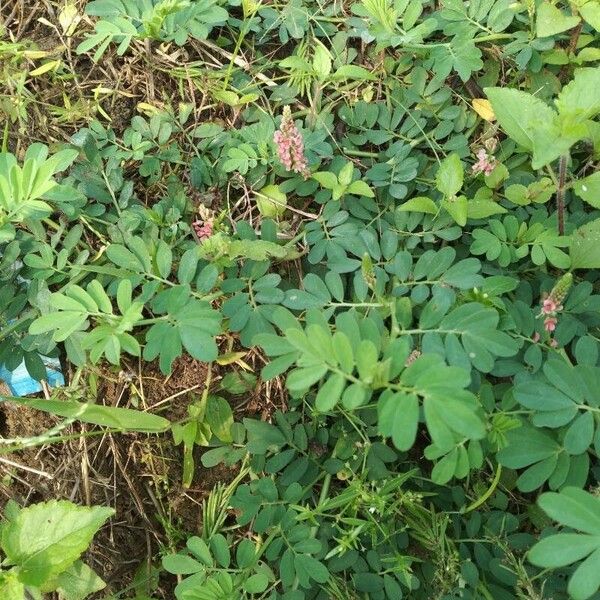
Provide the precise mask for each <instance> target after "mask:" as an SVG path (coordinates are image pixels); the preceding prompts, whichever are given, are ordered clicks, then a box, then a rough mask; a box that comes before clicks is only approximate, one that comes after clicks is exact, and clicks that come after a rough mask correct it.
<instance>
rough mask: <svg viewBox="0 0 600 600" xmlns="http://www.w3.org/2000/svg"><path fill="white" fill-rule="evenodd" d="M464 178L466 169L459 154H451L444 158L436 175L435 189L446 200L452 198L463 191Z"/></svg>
mask: <svg viewBox="0 0 600 600" xmlns="http://www.w3.org/2000/svg"><path fill="white" fill-rule="evenodd" d="M463 177H464V168H463V165H462V163H461V161H460V157H459V156H458V154H450V155H449V156H447V157H446V158H444V160H442V163H441V164H440V167H439V169H438V171H437V173H436V175H435V187H436V188H437V189H438V190H439V191H440V192H442V194H444V196H445V197H446V198H452V197H454V196H456V194H458V192H459V191H460V190H461V188H462V185H463ZM465 218H466V217H465ZM465 222H466V221H465ZM463 224H464V223H463Z"/></svg>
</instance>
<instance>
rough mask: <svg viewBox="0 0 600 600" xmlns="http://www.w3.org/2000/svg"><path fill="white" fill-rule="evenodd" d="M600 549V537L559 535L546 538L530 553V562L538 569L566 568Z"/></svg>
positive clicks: (571, 534) (577, 534) (570, 534)
mask: <svg viewBox="0 0 600 600" xmlns="http://www.w3.org/2000/svg"><path fill="white" fill-rule="evenodd" d="M598 547H600V537H598V536H591V535H581V534H580V533H559V534H556V535H550V536H548V537H547V538H544V539H543V540H541V541H540V542H538V543H537V544H535V546H533V548H531V550H530V551H529V553H528V555H527V558H528V559H529V562H531V563H533V564H534V565H537V566H538V567H545V568H547V569H556V568H557V567H566V566H567V565H570V564H572V563H574V562H577V561H578V560H581V559H582V558H585V557H586V556H587V555H588V554H590V552H593V551H594V550H596V549H597V548H598Z"/></svg>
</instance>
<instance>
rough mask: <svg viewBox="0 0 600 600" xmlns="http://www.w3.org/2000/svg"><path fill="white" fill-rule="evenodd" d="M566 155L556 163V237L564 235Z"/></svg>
mask: <svg viewBox="0 0 600 600" xmlns="http://www.w3.org/2000/svg"><path fill="white" fill-rule="evenodd" d="M568 159H569V157H568V155H566V154H563V156H561V157H560V159H559V162H558V189H557V190H556V213H557V215H558V235H564V234H565V183H566V179H567V161H568Z"/></svg>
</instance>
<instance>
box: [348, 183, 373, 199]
mask: <svg viewBox="0 0 600 600" xmlns="http://www.w3.org/2000/svg"><path fill="white" fill-rule="evenodd" d="M346 193H347V194H355V195H356V196H365V197H366V198H374V197H375V194H374V192H373V190H372V189H371V188H370V187H369V186H368V185H367V184H366V183H365V182H364V181H361V180H360V179H359V180H358V181H353V182H352V183H351V184H350V185H349V186H348V187H347V188H346Z"/></svg>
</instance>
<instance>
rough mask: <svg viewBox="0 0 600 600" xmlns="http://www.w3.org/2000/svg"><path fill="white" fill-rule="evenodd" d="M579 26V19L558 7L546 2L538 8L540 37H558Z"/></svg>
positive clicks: (537, 27) (537, 20)
mask: <svg viewBox="0 0 600 600" xmlns="http://www.w3.org/2000/svg"><path fill="white" fill-rule="evenodd" d="M578 24H579V18H578V17H575V16H570V15H566V14H565V13H563V12H562V10H560V9H559V8H558V7H557V6H554V4H551V3H550V2H548V1H546V0H544V2H542V3H541V4H540V5H539V6H538V7H537V15H536V32H537V36H538V37H548V36H551V35H557V34H558V33H562V32H563V31H568V30H569V29H573V27H576V26H577V25H578Z"/></svg>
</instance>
